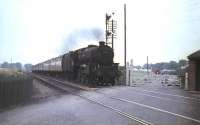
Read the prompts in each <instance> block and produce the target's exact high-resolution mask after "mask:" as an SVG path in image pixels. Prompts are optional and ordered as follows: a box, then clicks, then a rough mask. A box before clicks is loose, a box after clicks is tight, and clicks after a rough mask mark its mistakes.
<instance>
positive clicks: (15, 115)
mask: <svg viewBox="0 0 200 125" xmlns="http://www.w3.org/2000/svg"><path fill="white" fill-rule="evenodd" d="M78 94H79V95H81V97H79V96H75V95H71V94H66V95H63V96H58V97H54V98H51V99H48V100H47V101H42V102H39V103H34V104H30V105H26V106H21V107H17V108H15V109H10V110H8V111H4V112H1V113H0V125H140V124H142V123H139V122H137V121H136V120H134V119H133V118H132V117H134V118H136V119H139V120H143V121H144V122H146V123H150V124H152V125H200V96H199V93H194V92H192V93H191V92H187V91H184V90H182V89H179V88H178V87H171V86H170V87H167V86H156V87H154V86H138V87H127V86H116V87H108V88H100V89H97V90H95V91H82V92H79V93H78ZM83 97H84V98H83ZM85 98H88V99H91V100H93V101H96V102H98V103H99V104H97V103H93V102H91V101H88V100H87V99H85ZM108 107H112V109H109V108H108ZM119 111H120V112H123V113H124V114H125V115H121V114H123V113H121V114H120V113H119ZM125 116H126V117H125ZM130 117H131V118H132V119H131V118H130Z"/></svg>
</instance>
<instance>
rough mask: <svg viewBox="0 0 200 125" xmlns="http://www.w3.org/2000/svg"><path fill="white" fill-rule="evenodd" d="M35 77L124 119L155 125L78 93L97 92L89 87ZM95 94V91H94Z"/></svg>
mask: <svg viewBox="0 0 200 125" xmlns="http://www.w3.org/2000/svg"><path fill="white" fill-rule="evenodd" d="M33 76H34V77H35V78H36V79H38V80H41V81H42V82H44V83H45V84H47V85H49V86H51V87H54V88H56V89H59V90H61V91H63V92H67V93H70V94H72V95H75V96H78V97H80V98H82V99H85V100H87V101H89V102H91V103H94V104H97V105H100V106H102V107H105V108H107V109H109V110H111V111H114V112H115V113H117V114H119V115H121V116H123V117H126V118H128V119H131V120H134V121H136V122H138V123H139V124H141V125H153V124H152V123H150V122H148V121H145V120H143V119H140V118H138V117H135V116H134V115H132V114H130V113H127V112H124V111H122V110H120V109H118V108H115V107H112V106H110V105H107V104H104V103H102V102H100V101H97V100H95V99H93V98H91V97H88V96H85V95H82V94H80V93H78V92H77V91H93V90H96V88H89V87H85V86H84V87H83V86H79V85H75V84H72V83H68V82H67V83H66V82H64V81H61V80H57V79H54V78H50V77H47V76H39V75H36V74H33ZM93 92H94V91H93ZM95 92H96V91H95ZM96 93H98V94H103V93H100V92H96ZM103 95H104V96H105V97H107V98H110V99H112V100H117V101H121V100H119V99H117V98H113V97H110V96H107V95H106V94H103Z"/></svg>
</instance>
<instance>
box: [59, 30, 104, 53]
mask: <svg viewBox="0 0 200 125" xmlns="http://www.w3.org/2000/svg"><path fill="white" fill-rule="evenodd" d="M103 35H104V33H103V30H102V29H100V28H92V29H79V30H75V31H73V32H72V33H70V34H69V35H68V36H67V37H66V38H65V39H64V41H63V44H62V47H61V48H62V49H61V53H62V54H63V53H66V52H68V51H70V50H73V49H74V48H76V47H77V46H78V45H79V44H80V43H81V42H84V41H93V43H94V41H95V43H98V42H99V41H100V40H103ZM85 44H86V43H85ZM86 46H87V45H86Z"/></svg>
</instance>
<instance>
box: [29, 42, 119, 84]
mask: <svg viewBox="0 0 200 125" xmlns="http://www.w3.org/2000/svg"><path fill="white" fill-rule="evenodd" d="M113 57H114V52H113V49H112V48H111V47H109V46H107V45H105V42H103V41H100V42H99V46H97V45H88V47H85V48H81V49H78V50H75V51H70V52H69V53H66V54H64V55H61V56H58V57H56V58H53V59H50V60H47V61H45V62H42V63H39V64H36V65H34V66H33V67H32V72H35V73H44V74H51V75H59V76H63V77H65V78H67V79H68V80H72V81H77V82H79V83H83V84H87V85H94V86H99V85H114V84H115V83H116V80H117V79H118V77H119V70H118V63H113Z"/></svg>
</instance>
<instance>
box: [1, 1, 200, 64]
mask: <svg viewBox="0 0 200 125" xmlns="http://www.w3.org/2000/svg"><path fill="white" fill-rule="evenodd" d="M124 3H126V4H127V59H128V60H130V59H133V60H134V64H135V65H138V64H144V63H145V62H146V56H149V61H150V62H151V63H156V62H162V61H170V60H175V61H177V60H179V59H182V58H183V59H184V58H186V57H187V55H188V54H190V53H192V52H194V51H196V50H198V49H200V1H199V0H125V1H122V0H118V1H117V0H110V1H109V0H98V1H97V0H96V1H95V0H72V1H70V0H0V63H2V62H3V61H8V62H10V61H11V58H12V61H13V62H22V63H33V64H36V63H39V62H41V61H44V60H46V59H49V58H52V57H56V56H58V55H60V54H63V53H64V52H65V51H66V52H67V51H69V50H74V49H77V48H80V47H84V46H87V45H88V44H98V42H97V40H96V39H94V38H93V36H91V37H90V34H91V35H94V34H92V33H91V31H94V30H96V31H103V30H104V27H105V22H104V21H105V13H106V12H108V13H112V12H115V17H114V18H115V19H116V20H117V24H118V30H117V39H116V40H115V44H114V45H115V46H114V49H115V62H120V63H121V65H122V64H123V4H124ZM82 32H86V33H85V36H83V34H81V35H80V33H82ZM74 37H77V38H74ZM72 39H73V40H72ZM98 39H102V40H104V38H103V37H100V38H98ZM65 49H66V50H65Z"/></svg>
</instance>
